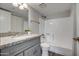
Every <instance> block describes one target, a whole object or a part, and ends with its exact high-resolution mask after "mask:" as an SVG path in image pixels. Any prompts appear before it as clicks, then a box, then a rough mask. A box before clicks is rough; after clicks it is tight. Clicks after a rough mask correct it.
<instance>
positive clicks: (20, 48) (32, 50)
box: [0, 37, 41, 56]
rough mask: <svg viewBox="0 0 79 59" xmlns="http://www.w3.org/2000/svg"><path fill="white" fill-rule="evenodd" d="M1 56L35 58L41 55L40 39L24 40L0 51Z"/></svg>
mask: <svg viewBox="0 0 79 59" xmlns="http://www.w3.org/2000/svg"><path fill="white" fill-rule="evenodd" d="M0 50H1V52H0V53H4V54H1V55H2V56H37V55H39V56H40V55H41V47H40V37H35V38H30V39H28V40H27V39H26V40H25V41H23V42H20V43H18V44H14V45H12V46H9V47H6V48H3V49H0Z"/></svg>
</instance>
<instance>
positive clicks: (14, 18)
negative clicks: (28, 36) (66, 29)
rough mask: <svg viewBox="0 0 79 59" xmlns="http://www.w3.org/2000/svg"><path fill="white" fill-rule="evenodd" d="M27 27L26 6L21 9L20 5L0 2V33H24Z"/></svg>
mask: <svg viewBox="0 0 79 59" xmlns="http://www.w3.org/2000/svg"><path fill="white" fill-rule="evenodd" d="M24 6H25V5H24ZM27 29H28V9H27V8H25V9H23V8H22V6H20V5H19V6H17V5H16V4H15V5H14V4H12V3H0V33H10V32H12V33H14V32H15V33H16V32H21V33H24V32H25V31H26V30H27Z"/></svg>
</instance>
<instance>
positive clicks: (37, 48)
mask: <svg viewBox="0 0 79 59" xmlns="http://www.w3.org/2000/svg"><path fill="white" fill-rule="evenodd" d="M24 55H25V56H40V55H41V49H40V45H35V46H33V47H31V48H29V49H28V50H26V51H24Z"/></svg>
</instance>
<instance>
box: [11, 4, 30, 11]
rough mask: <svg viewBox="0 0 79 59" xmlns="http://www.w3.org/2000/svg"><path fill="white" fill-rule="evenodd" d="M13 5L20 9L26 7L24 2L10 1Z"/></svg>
mask: <svg viewBox="0 0 79 59" xmlns="http://www.w3.org/2000/svg"><path fill="white" fill-rule="evenodd" d="M12 4H13V6H15V7H18V8H19V9H20V10H24V9H27V8H28V5H27V4H26V3H12Z"/></svg>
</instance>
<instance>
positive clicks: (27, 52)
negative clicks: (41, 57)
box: [24, 48, 33, 56]
mask: <svg viewBox="0 0 79 59" xmlns="http://www.w3.org/2000/svg"><path fill="white" fill-rule="evenodd" d="M24 56H33V48H29V49H28V50H25V51H24Z"/></svg>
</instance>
